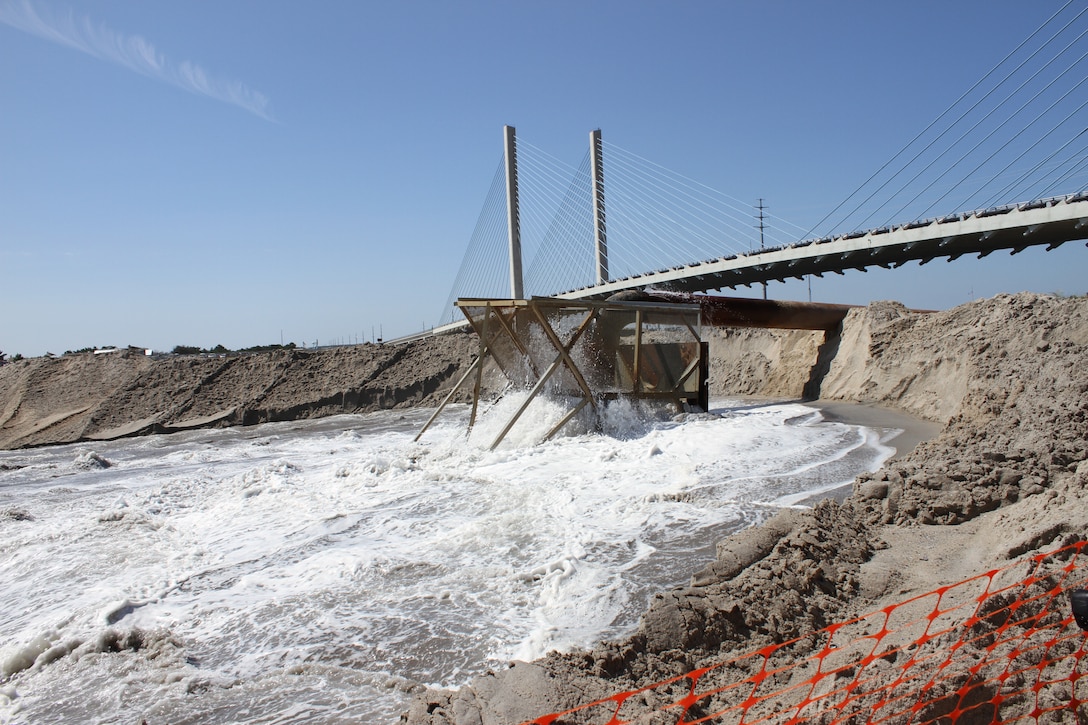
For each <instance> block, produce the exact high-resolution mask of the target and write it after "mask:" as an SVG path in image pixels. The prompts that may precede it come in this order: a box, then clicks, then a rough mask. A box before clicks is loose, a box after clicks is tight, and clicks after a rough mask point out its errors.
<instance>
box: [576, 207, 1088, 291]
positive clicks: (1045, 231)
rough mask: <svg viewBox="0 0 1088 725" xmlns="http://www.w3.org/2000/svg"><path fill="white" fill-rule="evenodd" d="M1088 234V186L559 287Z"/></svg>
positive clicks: (851, 261)
mask: <svg viewBox="0 0 1088 725" xmlns="http://www.w3.org/2000/svg"><path fill="white" fill-rule="evenodd" d="M1085 238H1088V194H1077V195H1073V196H1066V197H1057V198H1054V199H1043V200H1040V201H1034V202H1029V203H1025V204H1019V205H1011V206H1007V207H1000V208H997V209H988V210H985V211H978V212H970V213H967V214H956V215H952V216H948V217H944V218H940V219H931V220H926V221H924V222H914V223H910V224H905V225H902V226H899V227H885V228H883V229H874V230H871V231H868V232H858V233H854V234H846V235H843V236H839V237H834V238H826V239H817V240H810V241H803V242H797V243H795V244H791V245H789V246H788V247H782V248H778V249H768V250H761V251H759V252H752V253H750V254H744V255H738V256H732V257H723V258H721V259H715V260H709V261H705V262H698V263H695V264H689V265H682V266H679V267H674V268H672V269H664V270H659V271H657V272H651V273H648V274H643V275H637V276H634V277H628V278H625V279H621V280H614V281H609V282H607V283H605V284H600V285H595V286H593V287H586V288H583V289H579V290H572V291H569V292H564V293H562V294H559V295H556V297H559V298H564V299H580V298H586V297H607V296H609V295H612V294H615V293H616V292H621V291H623V290H628V289H632V288H639V287H661V288H664V289H670V290H677V291H683V292H696V291H706V290H711V289H723V288H736V287H740V286H749V285H752V284H759V283H762V282H770V281H772V280H777V281H785V280H786V279H789V278H797V279H804V277H805V276H806V275H810V274H811V275H816V276H818V277H819V276H823V275H824V274H825V273H828V272H835V273H838V274H842V273H843V272H844V271H845V270H848V269H858V270H861V271H864V270H865V269H866V267H870V266H879V267H885V268H892V267H900V266H902V265H904V264H906V263H907V262H910V261H915V260H917V261H919V262H921V263H922V264H926V263H927V262H929V261H931V260H933V259H936V258H938V257H947V258H948V260H949V261H952V260H953V259H956V258H958V257H961V256H963V255H965V254H978V256H979V258H982V257H985V256H986V255H988V254H991V253H992V252H995V251H998V250H1001V249H1008V250H1011V251H1012V253H1013V254H1016V253H1018V252H1021V251H1023V250H1024V249H1026V248H1027V247H1030V246H1036V245H1047V249H1048V250H1050V249H1055V248H1057V247H1058V246H1060V245H1061V244H1064V243H1066V242H1070V241H1074V240H1078V239H1085Z"/></svg>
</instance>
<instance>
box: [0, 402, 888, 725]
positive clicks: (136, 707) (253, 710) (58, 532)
mask: <svg viewBox="0 0 1088 725" xmlns="http://www.w3.org/2000/svg"><path fill="white" fill-rule="evenodd" d="M517 402H518V401H517V400H516V399H508V400H506V401H504V402H503V403H501V404H500V405H499V406H498V407H497V409H496V410H493V411H491V412H490V413H489V414H487V415H485V416H484V418H483V419H482V420H481V421H480V422H479V423H478V425H477V427H476V428H475V430H474V432H473V434H472V436H471V437H470V438H467V439H466V436H465V432H464V428H465V426H464V419H465V413H464V411H463V410H462V411H455V412H454V413H453V414H447V415H445V416H444V417H443V418H440V419H439V421H440V422H439V423H438V424H437V425H436V426H435V427H434V428H432V429H431V430H429V431H428V432H427V433H426V434H425V435H424V436H423V438H422V439H421V441H420V442H418V443H416V442H413V440H412V439H413V437H414V436H415V434H416V432H417V431H418V430H419V428H420V427H421V425H422V423H423V422H424V421H425V419H426V412H420V411H413V412H410V413H401V412H385V413H380V414H373V415H366V416H340V417H337V418H330V419H324V420H321V421H312V422H302V423H289V424H270V425H265V426H260V427H255V428H245V429H232V430H220V431H198V432H191V433H185V434H176V435H172V436H150V437H144V438H135V439H128V440H124V441H117V442H112V443H102V444H95V445H87V444H80V445H71V446H56V447H50V448H45V449H38V450H32V451H22V452H2V453H0V582H2V594H0V596H2V601H3V606H2V607H0V667H2V668H3V672H2V674H3V680H2V681H0V722H4V723H9V722H10V723H23V722H26V723H45V722H87V723H106V722H117V721H122V722H140V720H141V718H143V719H146V721H147V722H148V723H149V724H150V725H155V724H156V723H165V722H169V723H213V722H214V723H228V722H239V723H241V722H246V723H252V722H260V723H290V722H306V723H333V722H342V721H345V720H353V719H354V721H361V722H395V720H396V716H397V714H398V713H399V712H401V711H403V710H404V709H405V707H406V703H407V702H408V698H409V694H408V693H409V690H410V689H411V688H412V687H414V686H417V685H418V684H419V683H425V684H434V685H442V686H457V685H460V684H463V683H465V682H467V681H468V680H469V679H470V678H471V677H472V676H473V675H476V674H479V673H481V672H482V671H484V670H485V669H486V668H487V667H489V666H491V667H498V666H503V664H504V663H505V662H506V661H508V660H509V659H531V658H534V657H538V656H540V655H542V654H544V653H545V652H547V651H549V650H551V649H556V648H558V649H570V648H573V647H577V646H589V645H592V643H593V642H595V641H597V640H600V639H605V638H613V637H618V636H622V635H623V634H625V633H627V632H630V631H632V630H633V628H634V626H635V625H636V624H637V621H638V616H639V614H640V613H641V611H643V609H644V608H645V606H646V604H647V602H648V601H649V598H650V596H651V595H652V594H653V593H654V592H656V591H660V590H662V589H664V588H667V587H670V586H673V585H676V584H678V583H681V582H684V581H686V580H687V579H688V578H689V577H690V575H691V574H692V573H693V572H694V571H695V570H697V569H699V568H701V567H702V566H704V565H705V564H706V563H708V562H709V561H710V560H711V558H712V557H713V552H714V545H715V543H716V542H717V541H718V540H719V539H720V538H722V537H723V536H725V535H727V534H728V533H730V532H732V531H735V530H737V529H740V528H742V527H745V526H748V525H751V524H753V523H755V522H757V521H759V520H761V519H763V518H765V517H766V516H767V515H769V514H770V513H773V511H774V510H776V509H777V508H779V507H782V506H787V505H795V504H797V503H798V502H801V501H805V500H808V499H810V497H812V496H813V495H819V494H821V493H826V492H828V491H831V490H833V489H835V488H837V487H839V486H841V485H843V484H845V483H848V482H849V481H851V480H852V479H853V478H854V476H856V475H857V474H858V473H860V472H862V471H866V470H875V469H876V468H877V467H879V465H880V464H881V463H882V462H883V461H884V460H885V459H886V458H887V457H888V456H889V455H890V454H891V453H892V452H893V451H892V449H891V448H889V447H888V446H887V444H886V441H887V440H888V439H889V437H890V436H891V435H894V433H895V432H897V431H891V430H883V429H881V430H875V429H868V428H860V427H856V426H848V425H844V424H841V423H830V422H826V421H823V420H822V418H821V417H820V415H819V413H817V412H815V411H813V410H811V409H809V408H805V407H803V406H800V405H793V404H786V405H760V406H745V405H742V404H740V403H730V402H728V401H723V402H719V403H718V404H717V406H716V408H715V411H714V412H715V413H716V415H710V416H688V417H686V418H683V419H681V420H673V419H671V418H664V419H662V418H659V417H654V416H647V415H645V414H639V412H638V411H636V410H634V409H632V408H631V407H630V406H625V405H619V406H616V407H614V408H613V409H612V410H611V411H610V412H609V413H608V415H607V417H606V425H605V432H604V433H603V434H578V435H569V436H567V437H562V438H558V439H555V440H553V441H550V442H547V443H539V442H538V441H539V439H540V438H541V437H542V435H543V433H544V431H547V430H548V429H549V428H550V427H551V423H552V422H554V421H555V420H558V418H559V417H561V415H562V412H563V410H562V409H561V408H559V407H552V406H550V405H547V404H545V403H544V402H543V401H539V402H536V403H534V407H533V408H530V411H531V417H530V418H529V419H527V420H523V421H521V422H519V424H518V425H517V426H515V428H514V430H513V431H512V433H511V435H510V436H509V437H508V438H507V439H506V440H505V441H504V442H503V443H502V445H500V446H499V447H498V448H497V449H496V450H495V451H490V450H489V449H488V447H489V446H490V443H491V441H492V440H493V439H494V437H495V435H496V434H497V432H498V430H499V429H500V428H501V425H502V423H504V422H505V420H506V419H507V418H508V416H509V414H510V410H511V406H513V405H516V404H517Z"/></svg>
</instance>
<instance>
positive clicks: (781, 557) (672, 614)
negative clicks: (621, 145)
mask: <svg viewBox="0 0 1088 725" xmlns="http://www.w3.org/2000/svg"><path fill="white" fill-rule="evenodd" d="M706 336H707V337H708V338H709V339H710V343H711V355H712V358H713V361H712V364H711V374H712V380H711V395H712V397H713V396H722V395H752V396H761V397H765V398H779V399H801V398H804V397H811V398H817V402H816V403H815V405H817V407H819V408H820V410H822V411H823V412H824V414H825V415H827V416H830V417H839V418H841V419H844V420H848V421H850V422H856V423H861V424H865V425H875V426H879V427H889V426H890V427H896V428H902V429H903V430H904V433H903V434H901V435H900V436H899V438H898V439H897V440H896V441H893V445H895V446H896V447H897V454H896V456H895V457H894V458H893V459H892V460H890V461H889V462H888V463H887V464H886V465H885V466H884V467H883V468H882V469H881V470H880V471H877V472H876V473H873V474H866V475H862V476H859V477H858V478H857V480H855V481H854V483H853V484H852V486H851V487H850V490H849V492H843V494H844V495H843V496H841V497H833V498H831V499H827V500H824V501H822V502H820V503H818V504H816V505H814V506H813V507H812V508H810V509H804V510H795V509H791V510H785V511H783V512H781V513H780V514H778V515H777V516H775V517H774V518H772V519H770V520H769V521H767V522H766V523H765V524H763V525H762V526H759V527H756V528H753V529H749V530H747V531H744V532H741V533H739V534H737V535H734V536H732V537H730V538H729V539H726V540H724V541H722V542H720V543H719V545H718V548H717V557H716V558H715V559H714V560H713V561H707V562H691V561H682V562H677V567H678V569H679V570H681V571H693V570H694V571H695V573H694V575H693V576H692V578H691V581H690V583H689V584H688V585H687V586H683V587H679V588H677V589H675V590H673V591H669V592H662V593H660V594H659V595H657V596H656V597H654V599H653V601H652V602H651V604H650V606H649V608H648V609H647V611H646V612H645V613H644V615H643V616H642V619H641V621H640V623H639V626H638V629H637V631H636V632H634V633H633V634H632V635H630V636H629V637H627V638H625V639H623V640H622V641H617V642H604V643H600V644H599V645H598V646H596V647H595V648H593V649H592V650H589V651H578V652H568V653H551V654H549V655H548V656H546V657H545V658H543V659H542V660H539V661H536V662H533V663H513V664H512V666H511V667H510V668H508V669H503V670H501V671H495V672H489V673H487V674H485V675H483V676H481V677H478V678H476V679H475V680H474V681H473V682H472V683H471V684H470V685H468V686H466V687H462V688H460V689H459V690H456V691H444V690H429V689H424V688H421V689H420V691H419V693H418V695H417V699H416V701H415V702H414V704H413V705H412V706H411V708H410V709H409V711H408V712H407V713H406V714H405V715H404V717H403V718H402V722H405V723H410V724H413V725H417V724H424V723H427V724H432V725H438V724H439V723H443V724H446V723H457V724H458V725H470V724H472V725H498V724H502V723H519V722H523V721H527V720H532V719H534V718H537V717H539V716H541V715H544V714H547V713H550V712H556V711H561V710H564V709H567V708H571V707H574V706H577V705H579V704H581V703H584V702H587V701H589V700H593V699H596V698H603V697H610V696H612V695H613V694H615V693H617V692H622V691H625V690H631V689H634V688H638V687H642V686H644V685H646V684H648V683H652V682H657V681H659V680H662V679H665V678H667V677H671V676H675V675H679V674H683V673H685V672H689V671H690V670H692V669H694V668H697V667H704V666H711V665H714V664H716V663H720V662H721V661H722V659H723V658H724V657H728V656H729V655H730V654H731V653H741V652H749V651H752V650H755V649H757V648H760V647H764V646H771V645H775V644H776V643H781V642H783V641H786V640H788V639H790V638H793V637H800V636H802V635H804V634H805V633H808V632H814V631H816V630H819V629H821V628H822V627H825V626H827V625H828V624H831V623H833V622H836V621H844V620H846V619H849V618H851V617H856V616H858V615H859V614H862V613H867V612H872V611H875V610H878V609H880V608H882V607H886V606H890V605H893V604H895V603H897V602H902V601H904V600H907V599H909V598H910V597H911V596H912V595H915V594H918V593H924V592H928V591H932V590H933V589H936V588H937V587H939V586H944V585H948V584H952V583H955V582H959V581H961V580H963V579H965V578H967V577H971V576H975V575H977V574H979V573H980V572H984V571H988V570H990V569H995V568H1000V567H1004V566H1008V565H1010V564H1011V563H1012V562H1015V561H1018V560H1019V559H1020V558H1022V557H1025V556H1029V555H1031V554H1032V553H1037V552H1041V551H1049V550H1051V549H1053V548H1056V547H1058V546H1061V545H1064V544H1068V543H1071V542H1075V541H1084V539H1085V535H1086V534H1088V504H1086V503H1085V501H1086V500H1088V299H1086V298H1083V297H1080V298H1062V297H1056V296H1048V295H1035V294H1017V295H999V296H998V297H995V298H992V299H988V300H977V301H975V302H972V303H970V304H966V305H962V306H960V307H957V308H954V309H952V310H947V311H944V312H937V313H932V314H920V313H911V312H909V311H907V310H906V309H905V308H904V307H903V306H902V305H899V304H897V303H893V302H882V303H874V304H872V305H870V306H869V307H867V308H859V309H856V310H853V311H851V312H850V313H849V314H848V316H847V318H846V320H845V321H844V322H843V325H842V330H841V333H840V334H838V335H833V336H831V337H829V338H826V339H825V338H824V336H823V335H822V334H821V333H808V332H798V333H777V332H770V331H758V330H740V331H738V330H718V331H711V332H710V333H708V334H707V335H706ZM475 349H476V345H475V342H474V340H473V338H472V337H471V336H470V335H462V336H456V337H453V338H445V339H442V340H430V341H421V342H420V343H416V344H413V345H409V346H404V347H391V346H359V347H358V348H344V349H340V350H336V351H319V352H308V351H294V352H289V353H288V352H284V353H275V354H269V355H263V356H249V357H238V358H224V359H218V358H217V359H206V358H184V357H179V358H171V359H167V360H151V359H147V358H146V357H144V356H143V355H139V356H137V355H134V354H133V355H128V354H125V353H122V354H119V355H110V356H97V357H94V358H92V357H91V356H65V357H64V358H58V359H55V360H47V359H35V360H24V361H20V362H16V363H9V364H7V365H4V366H2V367H0V446H2V447H8V448H12V447H21V446H33V445H45V444H49V443H66V442H73V441H77V440H91V439H96V438H102V437H111V436H120V435H135V434H140V433H146V432H153V431H157V432H169V431H171V430H178V429H184V428H187V427H191V426H201V425H211V426H221V425H245V424H250V423H256V422H263V421H270V420H288V419H293V418H302V417H316V416H321V415H329V414H335V413H343V412H355V411H365V410H373V409H376V408H390V407H398V406H409V405H435V404H436V403H437V402H438V401H439V400H440V399H441V397H443V395H444V394H445V391H446V390H448V389H449V388H450V386H452V385H453V382H454V381H455V380H456V379H457V377H458V373H459V371H460V370H462V369H464V366H465V365H467V364H468V362H469V360H471V357H472V354H473V353H474V351H475ZM107 358H108V359H107ZM919 421H921V422H919ZM847 494H848V495H847ZM839 499H841V500H839ZM967 654H968V655H970V654H971V653H970V652H967ZM719 674H720V675H721V676H723V677H724V676H725V674H732V675H734V676H742V675H744V674H745V673H744V671H743V670H741V671H739V672H730V673H725V672H720V673H719ZM749 674H750V673H749ZM894 676H896V675H895V674H894V673H893V674H890V675H889V677H894ZM723 686H724V685H723ZM723 697H725V695H723ZM1086 707H1088V706H1085V705H1081V710H1082V712H1079V713H1078V715H1077V717H1079V718H1080V720H1081V721H1088V711H1085V708H1086ZM1070 717H1071V718H1072V716H1070ZM672 721H675V718H674V719H673V720H672ZM561 722H566V723H573V722H580V720H578V718H577V717H572V718H569V719H565V720H562V721H561ZM638 722H646V723H649V722H658V720H655V719H653V717H651V716H647V717H646V718H640V719H639V720H638ZM662 722H664V721H663V720H662Z"/></svg>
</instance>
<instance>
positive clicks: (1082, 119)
mask: <svg viewBox="0 0 1088 725" xmlns="http://www.w3.org/2000/svg"><path fill="white" fill-rule="evenodd" d="M1086 13H1088V7H1081V6H1080V4H1079V3H1076V2H1070V3H1068V4H1066V5H1065V6H1064V7H1063V8H1062V9H1061V10H1059V11H1058V12H1056V13H1055V14H1054V15H1052V16H1051V17H1050V18H1048V19H1046V20H1045V22H1043V24H1042V25H1041V26H1040V27H1039V28H1037V29H1036V30H1035V31H1034V32H1032V33H1031V34H1030V35H1029V36H1028V37H1027V38H1026V39H1025V40H1024V41H1023V42H1022V43H1021V44H1020V45H1019V46H1018V47H1017V48H1014V49H1012V50H1010V51H1009V53H1008V54H1007V55H1006V56H1005V58H1004V59H1003V60H1002V61H1001V62H1000V63H999V64H998V65H996V66H995V67H994V68H993V69H992V70H991V71H990V72H989V73H987V74H986V75H985V76H984V77H983V78H982V79H980V80H979V81H978V82H977V83H976V84H975V85H974V86H972V87H971V88H970V89H968V90H967V91H966V92H964V93H963V94H962V95H961V96H960V98H959V99H958V100H957V101H956V102H954V103H953V104H952V105H951V106H949V108H948V109H946V110H945V111H944V112H943V113H942V114H940V115H939V116H938V117H937V118H936V119H935V120H934V121H933V122H932V123H930V124H929V125H928V126H927V127H926V128H925V129H923V130H922V131H921V132H919V133H918V134H917V135H916V136H915V137H914V138H913V139H911V140H910V141H909V142H908V143H907V144H905V145H904V146H903V147H902V148H901V149H900V151H899V152H898V153H897V154H895V156H893V157H892V158H891V159H889V160H888V161H887V162H886V163H885V164H884V165H883V166H881V167H880V168H879V169H878V170H877V171H876V172H874V173H873V174H872V176H870V177H869V179H867V180H866V181H865V182H863V183H862V184H861V185H860V186H859V187H858V188H857V189H855V190H854V192H853V193H851V194H850V195H849V196H848V197H847V198H846V199H844V200H843V201H842V202H841V203H840V204H839V205H837V206H836V207H835V208H834V209H831V210H829V211H828V212H827V214H826V215H825V216H824V218H823V219H821V220H820V221H819V222H817V223H816V224H814V225H812V226H811V227H810V228H809V227H802V226H797V225H794V224H790V223H789V222H787V221H785V220H783V219H781V218H777V217H772V216H765V215H764V213H763V212H764V207H763V204H762V200H760V202H759V204H758V205H756V204H753V203H751V202H750V201H749V202H742V201H740V200H738V199H736V198H733V197H729V196H727V195H725V194H722V193H720V192H718V191H716V190H714V189H711V188H709V187H707V186H705V185H703V184H701V183H699V182H696V181H694V180H692V179H689V178H686V177H684V176H682V175H680V174H677V173H675V172H672V171H670V170H668V169H667V168H665V167H663V166H661V165H658V164H656V163H653V162H651V161H649V160H647V159H645V158H642V157H640V156H639V155H637V154H635V153H632V152H629V151H626V150H624V149H622V148H620V147H618V146H616V145H613V144H610V143H607V142H605V141H604V140H603V139H602V137H601V134H600V132H599V131H597V132H593V133H591V134H590V144H589V148H588V150H587V152H586V155H585V156H584V157H583V159H582V161H581V163H580V164H579V165H577V166H569V165H567V164H566V163H564V162H562V161H560V160H558V159H556V158H554V157H552V156H550V155H549V154H547V153H546V152H545V151H543V150H541V149H539V148H537V147H536V146H534V145H532V144H531V143H528V142H525V141H523V140H521V139H520V138H519V139H515V137H514V133H513V129H510V128H509V127H508V128H507V129H505V131H504V147H503V154H502V157H501V159H500V161H499V164H498V167H497V169H496V172H495V176H494V178H493V182H492V185H491V188H490V191H489V193H488V195H487V199H486V201H485V203H484V206H483V209H482V211H481V214H480V217H479V219H478V222H477V225H476V229H475V231H474V233H473V236H472V239H471V241H470V244H469V248H468V251H467V253H466V255H465V259H464V262H463V263H462V266H461V269H460V271H459V273H458V276H457V279H456V280H455V282H454V285H453V289H452V291H451V293H450V296H449V299H448V301H447V304H446V306H445V309H444V310H443V314H442V318H441V319H442V321H443V322H450V323H458V322H460V320H459V319H458V317H457V315H458V313H457V310H456V309H455V307H454V305H453V301H454V300H455V299H457V298H459V297H495V298H515V297H530V296H547V297H561V298H567V299H579V298H604V297H607V296H609V295H611V294H615V293H617V292H620V291H623V290H628V289H636V288H647V287H654V288H663V289H670V290H679V291H688V292H695V291H709V290H717V289H736V288H738V287H745V286H752V285H761V284H765V283H768V282H773V281H785V280H788V279H791V278H797V279H803V278H805V277H806V276H808V275H815V276H821V275H825V274H848V273H851V270H865V269H867V268H869V267H872V266H881V267H886V268H897V267H901V266H903V265H904V264H907V263H908V262H912V261H917V262H919V263H921V264H926V263H928V262H929V261H931V260H933V259H939V258H945V259H948V260H952V259H957V258H959V257H962V256H965V255H976V256H977V257H978V258H980V259H981V258H984V257H986V256H987V255H989V254H991V253H993V252H995V251H999V250H1007V251H1009V252H1012V253H1014V254H1015V253H1017V252H1019V251H1021V250H1023V249H1026V248H1027V247H1029V246H1037V245H1038V246H1043V247H1045V248H1046V249H1048V250H1050V249H1055V248H1056V247H1058V246H1060V245H1062V244H1066V243H1068V242H1072V241H1075V240H1082V239H1085V238H1088V194H1086V191H1085V190H1086V189H1088V88H1086V84H1088V60H1086V59H1088V14H1086ZM756 212H758V216H757V214H756ZM757 222H758V223H757ZM523 259H524V260H525V261H526V264H525V265H524V267H523V265H522V260H523Z"/></svg>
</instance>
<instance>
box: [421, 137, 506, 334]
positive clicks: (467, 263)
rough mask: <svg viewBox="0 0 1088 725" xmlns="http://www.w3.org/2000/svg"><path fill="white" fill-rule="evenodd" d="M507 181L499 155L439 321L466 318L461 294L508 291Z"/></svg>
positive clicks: (495, 293)
mask: <svg viewBox="0 0 1088 725" xmlns="http://www.w3.org/2000/svg"><path fill="white" fill-rule="evenodd" d="M505 184H506V176H505V160H504V159H502V158H500V159H499V161H498V164H497V165H496V168H495V174H494V176H493V177H492V180H491V186H490V188H489V190H488V193H487V196H486V198H485V200H484V204H483V207H482V208H481V209H480V215H479V216H478V217H477V219H476V226H475V228H474V229H473V232H472V237H471V238H470V240H469V243H468V248H467V249H466V250H465V256H464V257H463V258H462V260H461V266H460V268H459V269H458V271H457V276H456V278H454V281H453V286H452V287H451V289H450V295H449V297H448V298H447V300H446V305H445V306H444V307H443V308H442V311H441V313H440V314H439V316H438V319H439V321H440V324H447V323H450V322H455V321H458V320H459V319H460V318H461V317H463V315H461V314H460V313H458V312H457V308H456V307H454V304H453V303H454V302H455V301H456V300H457V298H459V297H466V296H474V295H479V296H481V297H486V296H490V295H502V294H505V292H506V289H507V287H506V283H507V267H506V265H505V264H504V260H505V258H506V255H505V251H506V250H505V244H506V232H507V229H506V214H505V206H506V199H505Z"/></svg>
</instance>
